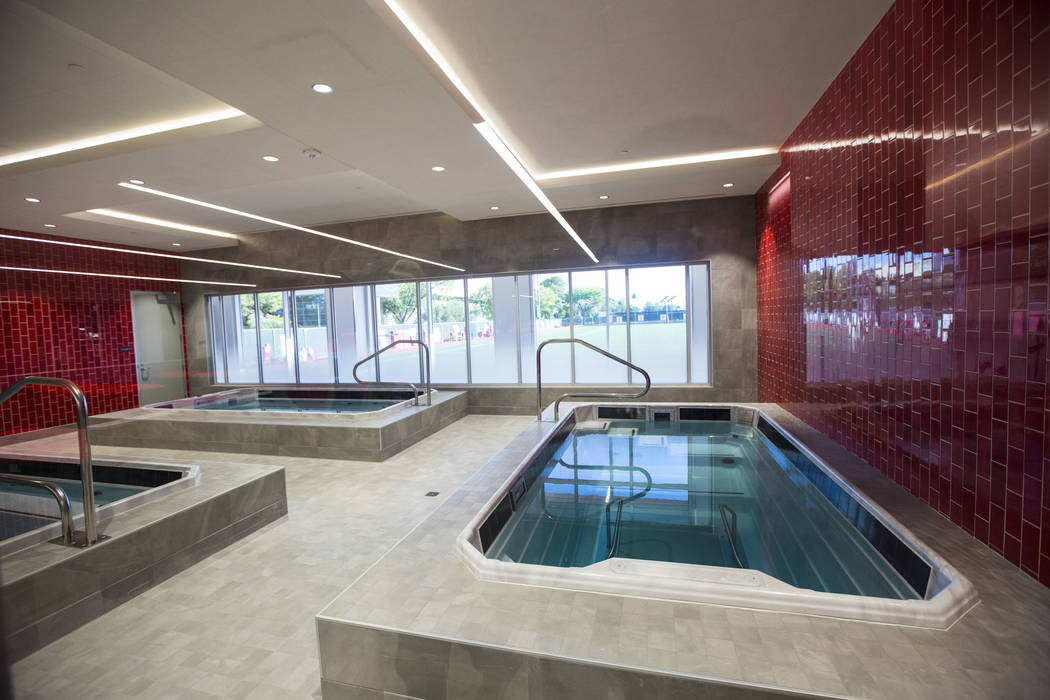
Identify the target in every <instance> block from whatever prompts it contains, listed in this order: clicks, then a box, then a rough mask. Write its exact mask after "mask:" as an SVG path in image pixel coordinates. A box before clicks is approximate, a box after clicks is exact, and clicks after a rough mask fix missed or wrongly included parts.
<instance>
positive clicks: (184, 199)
mask: <svg viewBox="0 0 1050 700" xmlns="http://www.w3.org/2000/svg"><path fill="white" fill-rule="evenodd" d="M117 184H118V185H119V186H120V187H127V188H128V189H132V190H138V191H139V192H145V193H146V194H152V195H156V196H158V197H167V198H168V199H174V200H176V201H178V202H185V203H186V204H193V205H196V206H198V207H205V208H207V209H214V210H215V211H221V212H225V213H227V214H233V215H234V216H243V217H244V218H246V219H255V220H256V221H262V222H264V223H267V224H273V225H274V226H280V227H281V228H290V229H294V230H296V231H302V232H303V233H312V234H313V235H315V236H323V237H324V238H331V239H332V240H336V241H341V242H342V243H349V244H351V245H356V246H361V247H362V248H368V249H369V250H376V251H379V252H380V253H387V254H389V255H396V256H398V257H399V258H407V259H408V260H415V261H417V262H421V263H426V264H428V265H437V266H438V267H445V268H448V269H449V270H455V271H457V272H466V270H465V269H464V268H462V267H455V266H453V265H446V264H445V263H440V262H435V261H434V260H427V259H426V258H417V257H416V256H414V255H407V254H405V253H399V252H397V251H396V250H390V249H389V248H381V247H379V246H377V245H371V244H370V243H362V242H361V241H355V240H353V239H351V238H344V237H342V236H336V235H334V234H331V233H325V232H324V231H318V230H316V229H312V228H306V227H305V226H296V225H295V224H290V223H288V222H287V221H280V220H278V219H270V218H268V217H265V216H259V215H258V214H252V213H250V212H246V211H240V210H239V209H231V208H230V207H224V206H220V205H218V204H212V203H210V202H203V201H201V200H199V199H191V198H189V197H183V196H182V195H178V194H172V193H171V192H163V191H161V190H155V189H151V188H149V187H143V186H142V185H133V184H131V183H130V182H118V183H117Z"/></svg>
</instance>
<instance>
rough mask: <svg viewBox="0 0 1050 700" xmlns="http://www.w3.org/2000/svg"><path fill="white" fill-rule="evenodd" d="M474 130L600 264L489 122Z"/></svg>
mask: <svg viewBox="0 0 1050 700" xmlns="http://www.w3.org/2000/svg"><path fill="white" fill-rule="evenodd" d="M474 128H475V129H477V130H478V132H479V133H480V134H481V135H482V136H483V137H484V138H485V140H486V141H488V143H489V145H490V146H492V150H494V151H496V153H497V154H499V157H500V158H502V159H503V162H505V163H506V164H507V166H508V167H509V168H510V169H511V171H513V172H514V174H515V175H517V176H518V179H519V180H521V181H522V183H523V184H524V185H525V187H527V188H528V190H529V191H530V192H532V196H534V197H535V198H536V199H537V200H539V202H540V204H542V205H543V206H544V208H546V210H547V211H549V212H550V215H551V216H553V217H554V220H555V221H557V222H558V223H559V224H561V227H562V228H563V229H565V232H566V233H568V234H569V236H571V237H572V240H574V241H576V245H578V246H580V248H582V249H583V252H585V253H587V257H589V258H590V259H591V260H593V261H594V262H598V258H597V257H595V255H594V253H593V252H591V249H590V248H589V247H588V246H587V244H586V243H584V242H583V239H582V238H580V236H579V234H577V233H576V231H575V229H573V227H572V226H570V225H569V222H568V221H566V220H565V217H564V216H562V215H561V212H560V211H558V209H557V208H556V207H555V206H554V203H553V202H551V200H550V199H549V198H548V197H547V195H546V194H544V192H543V190H541V189H540V186H539V185H537V184H536V181H535V180H533V179H532V176H531V175H529V171H528V170H527V169H526V168H525V166H524V165H522V164H521V161H520V160H518V157H517V156H516V155H514V153H513V152H512V151H511V150H510V147H509V146H507V144H506V143H504V142H503V139H501V138H500V137H499V134H497V133H496V130H495V129H493V128H492V126H491V125H490V124H489V123H488V122H481V123H480V124H475V125H474Z"/></svg>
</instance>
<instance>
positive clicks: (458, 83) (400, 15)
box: [383, 0, 598, 262]
mask: <svg viewBox="0 0 1050 700" xmlns="http://www.w3.org/2000/svg"><path fill="white" fill-rule="evenodd" d="M383 2H384V3H385V4H386V6H387V8H389V10H390V11H391V12H392V13H393V14H394V16H395V17H397V19H398V21H399V22H401V24H402V26H404V28H405V29H406V30H407V31H408V33H409V34H411V35H412V38H414V39H415V40H416V43H418V44H419V46H420V48H422V49H423V51H425V52H426V54H427V56H429V57H430V59H431V60H432V61H433V62H434V63H435V64H436V65H437V67H438V69H439V70H440V71H441V72H442V73H443V74H444V75H445V77H446V78H447V79H448V81H449V82H450V83H451V84H452V86H453V87H454V88H455V90H456V91H458V92H459V94H460V96H461V97H462V99H463V100H465V101H466V102H467V103H468V105H469V106H470V107H472V108H473V112H474V113H473V114H471V113H470V112H471V110H467V112H468V114H469V115H470V117H471V121H473V123H474V127H475V128H476V129H477V130H478V131H479V132H480V133H481V135H482V136H483V137H484V138H485V140H486V141H487V142H488V144H489V145H490V146H491V147H492V149H493V150H494V151H496V153H497V154H499V157H500V158H502V159H503V162H505V163H506V164H507V166H508V167H509V168H510V169H511V171H512V172H513V173H514V174H515V175H517V176H518V179H519V180H521V181H522V183H523V184H524V185H525V187H526V188H528V190H529V192H531V193H532V195H533V196H534V197H535V198H536V199H537V200H538V201H539V203H540V204H542V205H543V208H544V209H546V210H547V211H548V212H550V215H551V216H553V217H554V220H555V221H557V222H558V223H559V224H561V227H562V228H563V229H565V232H566V233H568V234H569V236H571V237H572V240H574V241H576V245H578V246H580V248H582V249H583V252H585V253H587V257H589V258H590V259H591V260H593V261H594V262H598V258H597V257H595V255H594V253H593V252H592V251H591V249H590V248H589V247H588V246H587V244H586V243H584V242H583V239H582V238H580V236H579V234H577V233H576V231H575V229H573V227H572V226H570V225H569V222H568V221H566V220H565V217H564V216H562V215H561V212H560V211H558V209H557V207H555V206H554V204H553V203H552V202H551V200H550V199H549V198H548V197H547V195H546V194H544V192H543V190H541V189H540V186H539V185H537V184H536V180H535V179H533V177H532V175H531V174H530V173H529V169H528V168H526V167H525V165H524V164H523V163H522V162H521V159H520V158H518V156H517V155H516V154H515V153H514V151H513V150H512V149H511V148H510V146H509V145H507V140H506V139H505V138H503V137H502V136H501V135H500V133H499V132H498V131H497V130H496V127H494V126H493V125H492V121H491V120H490V119H489V118H488V117H486V116H485V111H484V110H483V109H482V108H481V105H480V104H478V101H477V100H476V99H474V97H473V95H471V94H470V91H469V90H467V87H466V85H464V83H463V81H462V80H460V78H459V76H458V75H456V72H455V71H454V70H453V69H452V66H451V65H450V64H449V62H448V61H447V60H445V57H444V56H443V55H442V53H441V52H440V51H439V50H438V48H437V47H436V46H435V45H434V42H432V41H431V40H430V37H428V36H427V35H426V32H424V31H423V30H422V29H420V27H419V25H418V24H416V23H415V21H414V20H413V19H412V18H411V17H410V16H409V15H408V13H407V12H405V11H404V9H402V7H401V6H400V5H399V4H398V3H397V2H395V1H394V0H383Z"/></svg>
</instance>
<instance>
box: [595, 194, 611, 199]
mask: <svg viewBox="0 0 1050 700" xmlns="http://www.w3.org/2000/svg"><path fill="white" fill-rule="evenodd" d="M608 198H609V195H607V194H600V195H598V199H608Z"/></svg>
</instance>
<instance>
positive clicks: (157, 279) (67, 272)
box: [0, 267, 255, 287]
mask: <svg viewBox="0 0 1050 700" xmlns="http://www.w3.org/2000/svg"><path fill="white" fill-rule="evenodd" d="M0 270H12V271H14V272H48V273H51V274H54V275H83V276H85V277H117V278H119V279H125V280H153V281H155V282H181V283H182V284H212V285H219V286H223V287H254V286H255V285H254V284H242V283H241V282H213V281H211V280H180V279H178V278H175V277H143V276H142V275H113V274H110V273H108V272H79V271H77V270H45V269H43V268H39V267H0Z"/></svg>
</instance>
